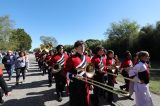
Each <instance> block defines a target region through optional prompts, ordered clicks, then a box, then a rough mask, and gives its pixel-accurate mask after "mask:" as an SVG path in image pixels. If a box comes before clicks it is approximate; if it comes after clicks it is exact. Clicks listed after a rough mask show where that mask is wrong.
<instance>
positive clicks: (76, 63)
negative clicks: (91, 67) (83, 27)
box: [66, 41, 90, 106]
mask: <svg viewBox="0 0 160 106" xmlns="http://www.w3.org/2000/svg"><path fill="white" fill-rule="evenodd" d="M74 48H75V54H73V55H72V56H71V57H69V59H68V61H67V65H66V72H67V79H69V80H70V83H69V93H70V94H69V99H70V106H89V105H90V94H89V88H88V84H87V83H86V82H83V81H81V80H78V79H76V78H74V76H75V77H80V78H85V77H86V74H85V72H84V71H83V70H77V68H84V67H85V66H86V65H87V63H90V58H89V57H88V56H86V55H84V54H83V53H84V50H85V45H84V42H83V41H76V42H75V44H74Z"/></svg>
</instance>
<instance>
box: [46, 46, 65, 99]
mask: <svg viewBox="0 0 160 106" xmlns="http://www.w3.org/2000/svg"><path fill="white" fill-rule="evenodd" d="M56 50H57V53H56V54H55V55H53V56H52V58H51V60H50V63H49V64H50V66H51V67H52V65H54V64H59V65H60V66H61V70H60V71H59V72H57V73H54V74H53V75H54V78H55V83H56V93H57V99H58V101H59V102H61V101H62V96H63V90H64V87H65V84H66V77H65V74H64V70H65V66H66V61H67V59H68V55H67V54H66V53H64V47H63V45H58V46H57V47H56ZM50 84H51V83H50Z"/></svg>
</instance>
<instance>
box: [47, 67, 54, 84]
mask: <svg viewBox="0 0 160 106" xmlns="http://www.w3.org/2000/svg"><path fill="white" fill-rule="evenodd" d="M52 79H53V73H52V70H51V69H48V83H49V84H52V82H53V81H52Z"/></svg>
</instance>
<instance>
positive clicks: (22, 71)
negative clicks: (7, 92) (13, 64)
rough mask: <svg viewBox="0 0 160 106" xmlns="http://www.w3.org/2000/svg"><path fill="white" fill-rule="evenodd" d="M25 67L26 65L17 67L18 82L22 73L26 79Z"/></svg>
mask: <svg viewBox="0 0 160 106" xmlns="http://www.w3.org/2000/svg"><path fill="white" fill-rule="evenodd" d="M25 69H26V67H21V68H17V69H16V82H19V79H20V74H21V73H22V76H23V80H25V77H26V75H25V73H26V72H25Z"/></svg>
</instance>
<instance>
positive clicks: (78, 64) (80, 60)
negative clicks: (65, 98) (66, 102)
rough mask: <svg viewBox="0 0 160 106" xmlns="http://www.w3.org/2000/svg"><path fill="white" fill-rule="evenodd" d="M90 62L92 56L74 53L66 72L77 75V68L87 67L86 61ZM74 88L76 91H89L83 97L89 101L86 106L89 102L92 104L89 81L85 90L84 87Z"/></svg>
mask: <svg viewBox="0 0 160 106" xmlns="http://www.w3.org/2000/svg"><path fill="white" fill-rule="evenodd" d="M90 62H91V59H90V57H88V56H86V55H80V54H78V53H76V54H75V55H72V56H71V57H70V58H69V59H68V61H67V65H66V74H67V72H68V73H71V74H72V75H73V74H74V75H76V74H77V70H75V69H76V68H83V67H85V64H86V63H90ZM73 89H74V90H73V91H75V93H77V92H79V91H82V93H84V92H86V93H87V95H86V97H82V98H85V100H86V101H87V103H88V105H85V106H89V104H90V94H89V88H88V84H87V83H86V84H85V88H84V89H85V91H84V89H83V90H82V89H76V88H73ZM75 89H76V90H75ZM71 91H72V90H71ZM77 96H82V95H77ZM72 102H73V101H72ZM83 106H84V105H83Z"/></svg>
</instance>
